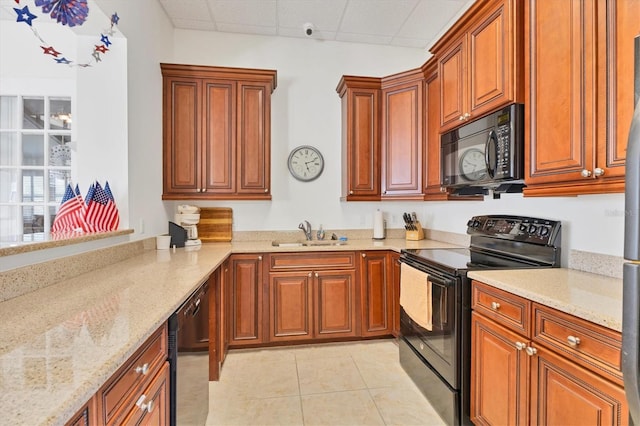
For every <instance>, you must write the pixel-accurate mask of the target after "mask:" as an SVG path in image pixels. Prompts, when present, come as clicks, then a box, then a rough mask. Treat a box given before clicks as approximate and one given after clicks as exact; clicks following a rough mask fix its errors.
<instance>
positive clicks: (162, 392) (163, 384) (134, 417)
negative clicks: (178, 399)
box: [122, 362, 170, 426]
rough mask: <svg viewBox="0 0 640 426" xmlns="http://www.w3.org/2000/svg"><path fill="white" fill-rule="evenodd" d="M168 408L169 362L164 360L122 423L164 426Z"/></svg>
mask: <svg viewBox="0 0 640 426" xmlns="http://www.w3.org/2000/svg"><path fill="white" fill-rule="evenodd" d="M169 409H170V407H169V362H165V363H164V366H163V367H162V369H161V370H160V372H159V373H158V374H157V375H156V376H155V377H154V379H153V381H152V382H151V383H150V384H149V386H148V387H147V388H146V389H145V390H144V392H143V394H142V395H140V397H138V399H137V400H136V403H135V406H134V407H133V408H132V409H131V411H130V412H129V415H128V416H127V418H126V419H125V420H124V421H123V422H122V424H124V425H145V426H147V425H148V426H164V425H167V424H168V423H169Z"/></svg>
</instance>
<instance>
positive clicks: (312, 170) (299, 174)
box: [288, 145, 324, 182]
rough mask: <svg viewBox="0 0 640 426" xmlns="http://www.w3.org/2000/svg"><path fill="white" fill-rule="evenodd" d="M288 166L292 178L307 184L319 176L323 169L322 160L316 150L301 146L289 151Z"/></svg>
mask: <svg viewBox="0 0 640 426" xmlns="http://www.w3.org/2000/svg"><path fill="white" fill-rule="evenodd" d="M288 166H289V171H290V172H291V174H292V175H293V177H294V178H296V179H298V180H301V181H305V182H308V181H311V180H314V179H316V178H317V177H318V176H320V174H321V173H322V170H323V169H324V158H322V154H320V151H318V150H317V149H316V148H314V147H312V146H308V145H303V146H299V147H297V148H294V149H293V150H292V151H291V154H289V160H288Z"/></svg>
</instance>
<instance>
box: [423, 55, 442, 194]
mask: <svg viewBox="0 0 640 426" xmlns="http://www.w3.org/2000/svg"><path fill="white" fill-rule="evenodd" d="M424 96H425V102H424V105H425V109H426V110H425V117H426V118H425V120H426V121H425V126H426V128H425V132H424V134H425V141H424V147H425V148H424V154H423V158H424V160H423V164H424V168H425V183H424V193H425V197H424V199H425V200H438V199H446V193H445V192H442V191H441V188H442V185H441V184H440V79H439V78H438V68H437V66H431V67H430V68H428V69H427V71H426V72H425V90H424Z"/></svg>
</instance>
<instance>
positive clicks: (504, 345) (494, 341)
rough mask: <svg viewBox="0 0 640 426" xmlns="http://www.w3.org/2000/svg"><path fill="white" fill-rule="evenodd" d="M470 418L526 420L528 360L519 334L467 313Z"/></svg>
mask: <svg viewBox="0 0 640 426" xmlns="http://www.w3.org/2000/svg"><path fill="white" fill-rule="evenodd" d="M471 335H472V344H471V348H472V356H471V389H472V392H471V421H472V422H473V423H474V424H476V425H516V424H520V425H527V424H529V421H528V419H529V410H528V402H529V369H530V360H529V357H528V356H527V354H526V353H525V352H524V351H523V350H519V349H517V347H516V346H515V342H521V343H526V340H525V339H523V338H522V337H521V336H520V335H518V334H516V333H514V332H512V331H510V330H508V329H506V328H505V327H502V326H501V325H499V324H497V323H495V322H493V321H491V320H489V319H487V318H485V317H484V316H482V315H479V314H477V313H476V312H473V313H472V315H471Z"/></svg>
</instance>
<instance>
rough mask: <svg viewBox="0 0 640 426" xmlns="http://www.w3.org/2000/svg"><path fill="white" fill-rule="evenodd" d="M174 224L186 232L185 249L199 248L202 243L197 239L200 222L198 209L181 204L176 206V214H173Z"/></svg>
mask: <svg viewBox="0 0 640 426" xmlns="http://www.w3.org/2000/svg"><path fill="white" fill-rule="evenodd" d="M175 222H176V224H178V225H180V226H182V227H183V228H184V229H185V230H186V231H187V241H185V243H184V245H185V247H189V246H199V245H201V244H202V241H200V240H199V239H198V226H197V225H198V222H200V207H197V206H190V205H187V204H182V205H179V206H178V213H176V214H175Z"/></svg>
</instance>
